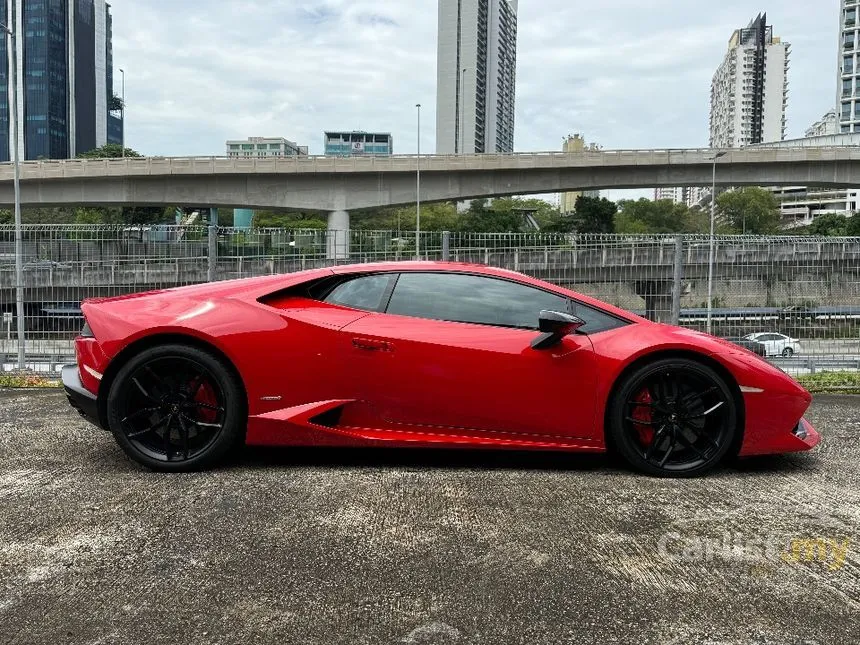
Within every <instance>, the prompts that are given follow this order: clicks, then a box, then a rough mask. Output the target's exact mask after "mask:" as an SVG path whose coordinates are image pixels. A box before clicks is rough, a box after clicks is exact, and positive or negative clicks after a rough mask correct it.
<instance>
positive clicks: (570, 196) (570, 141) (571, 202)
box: [559, 134, 600, 214]
mask: <svg viewBox="0 0 860 645" xmlns="http://www.w3.org/2000/svg"><path fill="white" fill-rule="evenodd" d="M599 149H600V146H598V145H597V144H594V143H592V144H586V143H585V139H584V138H583V137H582V135H580V134H573V135H568V137H567V138H566V139H565V140H564V143H563V144H562V147H561V151H562V152H566V153H568V154H577V153H583V152H588V151H593V150H599ZM580 197H600V191H599V190H585V191H582V190H574V191H571V192H568V193H562V194H561V199H560V200H559V210H560V211H561V212H562V213H564V214H568V213H573V212H574V211H575V210H576V200H577V199H579V198H580Z"/></svg>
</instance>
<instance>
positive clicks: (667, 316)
mask: <svg viewBox="0 0 860 645" xmlns="http://www.w3.org/2000/svg"><path fill="white" fill-rule="evenodd" d="M674 284H675V283H674V281H672V280H637V281H636V282H635V283H634V286H635V289H636V295H637V296H639V297H641V298H644V299H645V317H646V318H647V319H648V320H652V321H654V322H662V323H669V324H672V322H673V321H672V309H673V306H672V304H673V286H674Z"/></svg>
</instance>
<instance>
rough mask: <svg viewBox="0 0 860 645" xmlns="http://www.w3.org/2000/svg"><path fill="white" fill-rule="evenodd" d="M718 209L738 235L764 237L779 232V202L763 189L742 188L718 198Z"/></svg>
mask: <svg viewBox="0 0 860 645" xmlns="http://www.w3.org/2000/svg"><path fill="white" fill-rule="evenodd" d="M717 208H718V209H719V211H720V214H721V215H722V217H723V219H725V221H726V223H727V224H728V225H729V226H731V228H732V229H733V230H734V232H736V233H748V234H753V235H764V234H768V233H776V232H777V231H779V202H778V201H777V199H776V197H775V196H774V194H773V193H772V192H770V191H769V190H765V189H763V188H741V189H739V190H732V191H729V192H726V193H723V194H722V195H720V196H719V197H717Z"/></svg>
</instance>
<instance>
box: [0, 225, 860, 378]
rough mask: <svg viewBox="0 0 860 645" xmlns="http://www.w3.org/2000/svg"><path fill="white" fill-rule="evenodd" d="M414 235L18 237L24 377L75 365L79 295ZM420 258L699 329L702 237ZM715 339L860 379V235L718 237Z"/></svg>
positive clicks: (442, 251)
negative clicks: (502, 273)
mask: <svg viewBox="0 0 860 645" xmlns="http://www.w3.org/2000/svg"><path fill="white" fill-rule="evenodd" d="M415 238H416V235H415V231H324V230H323V231H320V230H288V229H251V230H242V229H234V228H223V227H222V228H214V227H213V228H209V227H205V226H160V225H159V226H105V225H93V226H83V225H82V226H69V225H63V226H56V225H27V226H25V227H24V229H23V266H24V284H23V286H24V289H23V294H24V312H25V328H26V330H27V331H26V344H25V347H26V360H27V363H28V367H30V368H34V369H39V370H51V371H53V370H55V369H56V367H57V366H58V365H61V364H62V363H65V362H69V361H70V360H72V358H73V355H74V350H73V345H72V339H73V337H74V336H75V334H76V333H77V332H78V330H79V329H80V328H81V326H82V324H83V319H82V318H81V313H80V301H81V300H82V299H84V298H90V297H99V296H113V295H120V294H124V293H130V292H136V291H144V290H151V289H161V288H169V287H176V286H181V285H186V284H194V283H199V282H206V281H212V280H224V279H230V278H242V277H250V276H256V275H266V274H274V273H289V272H293V271H299V270H302V269H310V268H315V267H323V266H329V265H333V264H346V263H365V262H374V261H383V260H384V261H399V260H412V259H415V257H416V251H415V246H416V245H415ZM14 251H15V241H14V230H13V227H11V226H0V312H2V326H0V362H2V363H3V364H4V366H5V369H11V368H12V367H13V365H14V363H15V362H16V357H17V351H18V338H17V334H16V323H17V321H16V320H15V315H16V300H15V286H16V277H15V276H16V273H15V253H14ZM420 256H421V259H424V260H451V261H458V262H477V263H482V264H489V265H493V266H498V267H504V268H508V269H513V270H515V271H521V272H523V273H527V274H529V275H533V276H535V277H538V278H541V279H543V280H546V281H548V282H551V283H554V284H559V285H563V286H566V287H570V288H572V289H575V290H577V291H579V292H581V293H585V294H588V295H592V296H595V297H597V298H600V299H602V300H605V301H606V302H610V303H612V304H615V305H618V306H621V307H623V308H625V309H628V310H631V311H634V312H636V313H639V314H641V315H644V316H646V317H648V318H650V319H652V320H659V321H663V322H673V323H677V324H680V325H682V326H686V327H691V328H695V329H700V330H705V329H706V328H707V319H708V315H707V300H708V275H709V270H708V268H709V258H710V244H709V238H708V237H707V236H695V235H685V236H675V235H652V236H629V235H570V234H546V233H524V234H507V233H442V232H426V233H422V234H421V235H420ZM712 275H713V282H712V285H711V288H712V293H713V299H712V305H713V306H712V311H711V323H712V332H713V333H714V334H716V335H718V336H723V337H729V338H733V339H737V340H738V341H740V340H741V339H742V338H743V337H744V336H748V335H750V334H759V336H756V337H755V340H756V341H758V342H759V345H760V346H761V347H758V349H759V350H760V351H764V352H765V353H767V354H768V356H769V357H770V358H771V359H772V360H774V361H775V362H776V363H777V364H779V365H780V366H781V367H784V368H785V369H787V370H789V371H794V372H804V371H806V372H808V371H821V370H840V371H843V370H858V369H860V238H811V237H787V236H772V237H752V236H724V237H717V238H716V242H715V245H714V255H713V274H712Z"/></svg>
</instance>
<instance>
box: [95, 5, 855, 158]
mask: <svg viewBox="0 0 860 645" xmlns="http://www.w3.org/2000/svg"><path fill="white" fill-rule="evenodd" d="M838 4H839V3H838V1H837V0H827V3H826V5H823V4H822V3H810V2H809V1H808V0H783V1H782V2H780V3H779V6H778V7H777V10H776V11H771V12H769V13H768V19H769V22H770V23H772V24H773V25H774V29H775V33H776V34H778V35H780V36H782V37H783V38H784V39H785V40H787V41H789V42H790V43H792V46H793V50H792V58H791V61H792V63H791V64H792V68H791V71H790V76H789V80H790V86H791V94H790V98H789V115H788V118H789V134H790V135H794V136H799V135H802V133H803V131H804V130H805V128H806V127H807V126H808V125H810V124H811V123H812V122H813V121H815V120H816V119H818V118H819V117H820V116H821V115H822V114H823V113H824V112H825V111H826V110H827V109H829V108H830V107H831V106H832V105H833V104H834V103H835V100H836V57H837V54H836V48H837V32H836V24H837V19H836V14H837V12H838ZM112 11H113V16H114V21H113V31H114V62H115V65H116V67H123V68H124V69H125V70H126V92H127V96H126V98H127V105H128V107H127V117H128V118H127V143H128V144H129V145H130V146H132V147H134V148H137V149H139V150H141V151H142V152H144V153H147V154H164V155H184V154H189V155H190V154H196V155H208V154H223V152H224V141H225V140H226V139H230V138H243V137H247V136H284V137H287V138H288V139H292V140H294V141H297V142H298V143H300V144H302V145H309V146H310V149H311V152H312V153H320V152H321V151H322V137H323V131H324V130H327V129H361V130H368V131H371V130H379V131H385V132H389V131H390V132H392V133H393V135H394V145H395V151H396V152H404V153H407V152H414V151H415V146H416V111H415V104H416V103H421V104H422V106H423V108H422V133H421V134H422V137H421V138H422V145H421V148H422V150H424V151H431V150H433V149H435V134H434V127H435V91H436V22H437V5H436V2H435V0H409V1H407V0H328V1H325V2H321V1H320V0H314V1H308V0H245V1H243V2H237V1H235V0H183V2H176V1H175V0H147V2H140V1H139V0H114V1H113V2H112ZM757 11H758V10H757V9H754V8H751V7H750V6H749V3H748V2H747V0H725V1H724V2H722V3H718V4H713V3H712V4H710V5H707V11H705V5H704V4H703V3H701V2H689V1H688V0H651V2H647V3H645V2H641V0H616V1H615V2H612V3H598V2H593V1H592V0H588V1H586V0H520V2H519V28H518V33H519V47H518V66H517V114H516V148H517V149H518V150H523V151H525V150H557V149H559V148H560V146H561V141H562V137H563V136H565V135H567V134H569V133H572V132H582V133H584V134H585V136H586V138H587V139H588V140H589V141H592V140H593V141H597V142H599V143H601V144H603V145H604V147H606V148H648V147H653V148H664V147H688V146H701V145H705V144H706V143H707V140H708V106H709V95H710V82H711V76H712V75H713V73H714V70H715V69H716V68H717V66H718V65H719V63H720V62H721V60H722V58H723V56H724V54H725V51H726V45H727V42H728V39H729V36H730V35H731V32H732V30H734V29H736V28H738V27H741V26H746V24H747V23H748V22H749V20H750V19H751V18H752V17H754V14H755V13H757Z"/></svg>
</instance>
